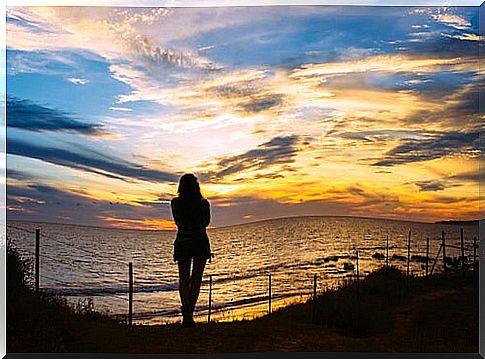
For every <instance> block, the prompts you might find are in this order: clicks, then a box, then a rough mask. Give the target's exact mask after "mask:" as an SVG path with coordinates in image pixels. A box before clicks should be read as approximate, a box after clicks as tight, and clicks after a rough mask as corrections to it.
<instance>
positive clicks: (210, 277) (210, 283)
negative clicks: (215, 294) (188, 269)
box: [207, 274, 212, 323]
mask: <svg viewBox="0 0 485 359" xmlns="http://www.w3.org/2000/svg"><path fill="white" fill-rule="evenodd" d="M211 312H212V274H211V275H210V276H209V311H208V313H207V323H210V322H211Z"/></svg>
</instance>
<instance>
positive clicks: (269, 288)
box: [268, 274, 271, 314]
mask: <svg viewBox="0 0 485 359" xmlns="http://www.w3.org/2000/svg"><path fill="white" fill-rule="evenodd" d="M268 313H269V314H271V274H270V275H269V283H268Z"/></svg>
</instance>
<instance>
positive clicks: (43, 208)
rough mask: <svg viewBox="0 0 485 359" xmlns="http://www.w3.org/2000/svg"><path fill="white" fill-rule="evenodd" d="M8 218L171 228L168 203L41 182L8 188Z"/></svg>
mask: <svg viewBox="0 0 485 359" xmlns="http://www.w3.org/2000/svg"><path fill="white" fill-rule="evenodd" d="M7 204H8V205H7V211H8V212H7V215H8V218H9V220H12V219H13V220H15V219H21V220H30V221H53V220H55V221H56V222H60V223H66V224H80V225H86V224H90V225H101V226H109V227H123V228H128V227H131V228H139V229H173V228H174V223H173V221H172V219H171V214H170V207H169V206H158V207H149V206H135V205H130V204H126V203H115V202H111V201H107V200H102V199H99V198H92V197H89V196H86V195H83V194H82V193H78V192H75V191H72V190H70V189H67V188H66V189H59V188H55V187H52V186H50V185H47V184H42V183H28V182H27V183H23V184H15V185H8V187H7Z"/></svg>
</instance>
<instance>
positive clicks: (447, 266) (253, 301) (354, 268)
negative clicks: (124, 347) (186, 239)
mask: <svg viewBox="0 0 485 359" xmlns="http://www.w3.org/2000/svg"><path fill="white" fill-rule="evenodd" d="M7 228H8V229H11V230H15V231H20V232H22V233H24V234H28V235H29V236H35V238H36V258H35V262H36V266H35V268H36V270H35V273H34V276H35V290H36V291H37V292H39V291H40V290H41V288H40V278H42V279H44V280H46V281H44V282H49V283H50V284H51V285H52V284H53V285H55V286H57V287H61V290H58V291H57V293H56V294H58V295H67V296H69V295H72V293H71V292H69V291H68V290H69V289H81V290H80V291H78V292H77V295H78V296H81V297H83V296H84V297H86V296H90V295H93V294H98V295H102V296H103V297H109V298H116V299H118V300H122V301H124V302H126V304H127V306H128V315H127V316H126V317H127V318H126V319H127V322H128V323H129V324H132V319H133V310H132V308H133V302H138V303H144V301H143V300H139V299H133V292H134V291H133V270H132V268H133V267H132V262H129V263H127V262H124V261H121V260H119V259H116V258H113V257H110V258H109V260H110V261H112V262H113V263H117V264H119V265H120V266H123V267H125V268H126V267H129V273H128V276H127V277H128V280H127V283H125V284H126V291H123V293H126V294H127V295H126V296H124V295H122V294H120V293H119V291H118V292H115V293H114V292H110V291H107V290H106V291H100V292H97V293H96V292H95V293H93V291H85V292H83V291H82V288H79V287H76V286H73V283H72V282H69V281H66V280H62V279H59V278H54V277H51V276H48V275H45V274H41V273H40V270H39V266H38V263H39V261H40V257H42V258H48V259H49V260H51V261H52V262H53V263H60V264H63V265H64V266H66V267H67V268H72V267H73V261H76V259H73V258H72V257H66V258H59V257H56V258H54V257H52V256H51V255H48V254H45V253H42V254H41V253H40V248H39V246H40V245H39V242H40V238H44V239H47V240H48V241H49V243H50V244H57V245H62V246H65V247H68V248H71V249H72V250H73V251H76V252H80V253H83V254H86V255H87V256H88V258H90V259H91V261H92V260H93V259H94V258H96V257H97V255H98V253H96V252H94V251H90V250H87V249H85V248H82V247H80V246H79V245H75V244H73V243H72V241H73V240H76V239H78V236H74V237H72V238H71V237H69V238H66V237H63V238H62V239H60V238H58V237H54V236H53V235H46V234H45V233H41V232H40V230H39V229H36V230H35V231H30V230H28V229H25V228H21V227H18V226H14V225H11V224H7ZM447 241H448V243H446V242H447ZM450 241H451V242H453V241H456V242H457V241H459V242H460V245H455V244H450V243H449V242H450ZM411 242H412V237H411V231H409V234H408V239H407V245H406V246H398V245H396V244H393V245H389V236H387V238H386V242H385V245H383V246H378V247H374V248H372V247H371V248H366V250H367V251H369V250H372V249H374V250H385V254H382V253H380V252H378V251H375V253H374V254H373V255H372V256H371V257H372V259H373V260H376V261H380V262H383V264H382V266H391V265H395V264H396V263H400V264H404V263H406V267H405V268H406V275H407V277H408V278H409V277H410V276H428V275H432V274H433V272H434V270H435V269H436V268H437V267H439V266H441V270H442V271H446V270H457V269H464V270H470V269H472V270H474V271H475V270H476V268H477V263H478V262H477V259H478V248H479V239H478V238H477V237H476V236H475V237H473V243H472V244H470V243H467V244H465V238H464V233H463V229H461V231H460V236H457V237H451V236H448V237H446V235H445V232H442V237H441V238H427V240H426V251H425V252H424V253H423V252H422V251H421V248H418V249H419V251H417V248H416V244H415V248H414V249H413V250H411ZM432 242H439V246H438V251H437V253H436V255H433V254H432V253H431V246H430V244H431V243H432ZM434 247H436V245H435V246H434ZM446 248H450V249H454V250H457V251H459V254H460V255H459V256H455V257H452V256H447V255H446V253H445V250H446ZM390 251H394V252H398V253H403V251H404V252H405V253H406V254H407V255H406V256H403V255H401V254H397V253H391V252H390ZM411 253H413V254H412V255H411ZM391 254H392V255H391ZM465 254H466V255H465ZM67 255H68V254H67ZM68 256H69V255H68ZM440 257H441V258H440ZM342 258H345V259H346V261H345V262H344V268H343V271H344V272H346V273H347V274H346V275H345V276H343V277H331V276H327V275H326V273H325V271H323V272H322V273H320V276H317V273H309V274H307V275H306V278H305V280H307V281H308V283H309V284H311V286H309V290H308V291H305V292H303V291H301V290H300V291H293V292H288V291H287V292H284V293H278V292H274V291H273V290H274V289H275V288H274V278H275V276H279V277H283V278H286V279H288V278H290V277H291V274H293V272H291V271H287V272H283V271H278V272H273V273H271V271H270V270H268V271H267V273H263V274H256V275H251V276H248V275H232V276H228V275H217V274H208V275H206V276H205V277H206V278H207V279H205V280H204V281H203V285H206V286H207V285H208V286H209V288H208V296H209V300H208V304H207V305H206V306H198V307H197V310H198V311H197V313H196V316H199V317H201V316H207V321H208V322H210V321H214V320H216V321H221V320H222V321H224V320H233V319H235V318H238V319H253V318H255V317H258V316H261V315H265V314H268V313H271V312H272V311H273V310H275V309H277V308H279V307H281V306H286V305H287V304H288V303H295V302H304V301H307V300H309V299H312V298H313V300H315V298H316V296H317V293H320V292H321V291H322V288H323V289H324V290H328V289H337V288H338V287H339V286H340V285H341V284H342V282H343V281H345V280H348V279H349V278H350V279H351V280H357V282H358V281H360V280H361V279H363V278H364V277H365V276H366V275H367V274H368V273H369V271H367V270H362V268H361V267H359V265H361V264H362V258H359V249H358V248H357V247H355V249H354V253H353V254H349V255H344V256H333V257H330V258H327V259H328V261H324V262H330V261H335V262H338V261H339V259H342ZM103 260H106V259H105V258H103ZM359 261H360V262H359ZM366 261H368V259H367V260H366ZM80 262H81V263H85V261H80ZM391 262H392V263H393V264H392V263H391ZM411 262H414V263H416V262H420V263H422V266H421V269H422V270H421V271H416V270H415V269H414V270H412V269H411V268H410V263H411ZM78 268H79V267H78ZM401 269H403V268H401ZM264 277H266V278H267V279H266V280H267V285H266V287H267V290H268V292H267V294H264V293H263V294H260V295H257V296H252V297H250V298H246V299H244V300H240V301H236V302H235V303H213V294H214V292H215V291H217V289H218V288H217V286H218V285H223V284H224V283H227V282H230V281H232V282H234V281H243V280H247V279H250V278H251V279H253V280H254V279H257V280H258V282H259V284H261V283H262V279H261V278H264ZM214 278H216V281H214ZM300 280H301V278H300ZM319 282H320V286H319V285H318V283H319ZM322 283H323V286H322ZM62 287H63V288H62ZM319 288H320V290H319ZM62 289H66V291H65V292H64V294H60V293H59V292H61V293H62ZM66 293H67V294H66ZM69 293H71V294H69ZM88 299H90V298H88ZM238 306H240V307H245V306H252V307H253V308H252V309H251V310H250V311H249V313H241V312H240V311H239V312H238V313H237V314H232V315H231V308H236V307H238ZM167 312H170V313H171V314H177V311H165V313H167ZM152 314H155V315H156V314H157V313H152ZM115 315H116V316H117V317H119V316H120V314H115ZM135 317H137V318H139V319H143V318H144V317H145V318H148V317H150V313H140V314H139V315H138V316H136V315H135Z"/></svg>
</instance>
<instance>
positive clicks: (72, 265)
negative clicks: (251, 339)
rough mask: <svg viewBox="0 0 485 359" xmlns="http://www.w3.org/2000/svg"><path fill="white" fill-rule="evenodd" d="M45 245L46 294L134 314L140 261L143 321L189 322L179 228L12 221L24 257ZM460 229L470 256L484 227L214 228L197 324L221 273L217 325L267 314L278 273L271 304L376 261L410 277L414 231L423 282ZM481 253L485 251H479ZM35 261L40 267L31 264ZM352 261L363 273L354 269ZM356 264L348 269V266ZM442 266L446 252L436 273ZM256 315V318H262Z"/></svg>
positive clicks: (138, 314) (264, 224) (313, 223)
mask: <svg viewBox="0 0 485 359" xmlns="http://www.w3.org/2000/svg"><path fill="white" fill-rule="evenodd" d="M36 228H39V229H40V232H41V239H40V243H41V244H40V248H41V249H40V257H41V261H40V273H41V274H40V275H41V276H40V288H41V290H43V291H45V292H49V293H55V294H59V295H63V296H65V297H66V298H67V299H68V300H69V301H71V302H74V303H76V302H79V301H82V300H86V298H91V300H92V302H93V304H94V309H95V310H98V311H101V312H105V313H109V314H121V315H126V313H127V311H128V263H129V262H132V263H133V273H134V296H133V319H134V322H135V323H144V324H159V323H166V322H171V321H175V320H179V318H180V310H179V307H180V302H179V297H178V268H177V265H176V263H175V262H173V258H172V250H173V241H174V239H175V234H176V232H175V231H139V230H120V229H107V228H97V227H87V226H77V225H64V224H48V223H33V222H21V221H8V222H7V237H8V238H10V239H11V240H12V242H13V244H14V245H15V246H16V247H17V248H18V249H19V251H20V253H21V254H22V256H23V257H24V258H28V259H32V261H33V258H34V252H35V229H36ZM460 228H463V229H464V239H465V255H466V256H468V257H469V258H470V259H471V258H472V256H473V237H474V236H476V237H478V225H464V226H461V227H460V226H458V225H450V224H430V223H418V222H406V221H395V220H385V219H369V218H354V217H290V218H279V219H272V220H265V221H260V222H253V223H248V224H242V225H237V226H230V227H222V228H211V229H209V230H208V234H209V238H210V241H211V247H212V252H213V253H214V257H213V259H212V262H211V263H208V264H207V266H206V270H205V273H204V279H203V283H202V288H201V294H200V297H199V301H198V303H197V307H196V314H197V315H198V316H199V317H198V318H199V319H197V320H201V321H204V320H206V319H205V318H206V315H207V311H208V292H209V275H212V278H213V284H212V313H213V318H218V317H219V318H223V316H224V313H230V312H231V311H232V312H234V311H238V312H239V313H241V312H244V310H248V311H249V313H251V310H252V309H254V308H260V309H261V308H263V309H262V310H263V312H264V311H265V310H266V309H265V308H266V306H267V305H266V303H267V301H268V285H269V278H268V276H269V274H271V282H272V288H271V289H272V300H273V302H274V303H278V300H280V301H281V302H283V300H288V299H291V298H293V299H298V298H301V299H304V298H306V296H308V295H309V294H311V293H312V290H313V278H314V274H317V280H318V285H317V286H318V290H319V291H321V290H324V289H325V288H329V287H331V286H335V285H337V284H338V282H339V281H342V280H344V278H346V277H349V276H355V275H356V264H357V263H356V259H357V258H356V257H357V256H356V254H357V253H356V251H357V250H358V256H359V275H361V276H364V275H366V274H368V273H369V272H371V271H372V270H374V269H376V268H378V267H380V266H382V265H384V264H385V259H383V258H376V256H375V254H376V253H379V254H381V255H384V256H385V254H386V237H388V238H389V262H390V264H392V265H395V266H397V267H399V268H401V269H403V270H406V266H407V263H406V260H405V258H406V257H407V241H408V233H409V231H411V258H412V260H411V262H410V270H411V273H412V274H415V275H423V274H424V272H425V269H424V268H425V267H424V266H425V265H424V263H423V261H422V260H420V258H419V256H422V257H424V256H425V255H426V238H429V239H430V255H429V257H430V258H431V259H430V263H429V269H430V270H431V267H432V266H433V261H434V258H435V257H436V255H437V253H438V250H439V245H440V243H441V232H442V231H445V237H446V243H447V244H451V245H454V246H456V247H457V248H447V249H446V255H447V256H450V257H456V256H460V249H459V247H460ZM477 255H478V251H477ZM32 263H33V262H32ZM346 263H348V264H353V265H354V268H353V269H349V268H348V265H346ZM346 267H347V268H346ZM442 269H443V266H442V261H441V255H440V257H439V259H438V261H437V262H436V266H435V268H434V271H435V272H438V271H441V270H442ZM253 313H254V312H253Z"/></svg>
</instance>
